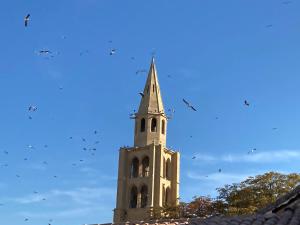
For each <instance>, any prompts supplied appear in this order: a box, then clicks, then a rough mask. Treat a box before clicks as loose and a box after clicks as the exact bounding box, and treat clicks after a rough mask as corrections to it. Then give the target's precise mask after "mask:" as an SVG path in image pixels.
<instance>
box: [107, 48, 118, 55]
mask: <svg viewBox="0 0 300 225" xmlns="http://www.w3.org/2000/svg"><path fill="white" fill-rule="evenodd" d="M116 51H117V49H115V48H113V49H111V50H110V53H109V55H114V54H115V53H116Z"/></svg>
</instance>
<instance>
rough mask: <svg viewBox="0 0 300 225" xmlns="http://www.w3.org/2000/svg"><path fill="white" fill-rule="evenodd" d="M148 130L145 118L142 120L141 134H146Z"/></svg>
mask: <svg viewBox="0 0 300 225" xmlns="http://www.w3.org/2000/svg"><path fill="white" fill-rule="evenodd" d="M145 128H146V120H145V118H142V119H141V132H144V131H145Z"/></svg>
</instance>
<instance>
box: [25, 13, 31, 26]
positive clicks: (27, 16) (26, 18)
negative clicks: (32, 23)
mask: <svg viewBox="0 0 300 225" xmlns="http://www.w3.org/2000/svg"><path fill="white" fill-rule="evenodd" d="M29 17H30V14H27V15H26V16H25V18H24V23H25V27H27V26H28V23H29Z"/></svg>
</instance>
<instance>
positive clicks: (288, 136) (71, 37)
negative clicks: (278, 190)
mask: <svg viewBox="0 0 300 225" xmlns="http://www.w3.org/2000/svg"><path fill="white" fill-rule="evenodd" d="M1 9H2V10H1V15H0V25H1V28H2V29H1V41H0V49H1V51H0V59H1V60H0V96H1V97H0V99H1V106H2V109H1V111H0V118H1V130H0V134H1V135H0V137H1V138H0V178H1V179H0V223H1V224H6V225H25V224H30V225H40V224H46V225H47V224H48V222H49V221H51V224H53V225H55V224H57V225H76V224H85V223H104V222H109V221H111V220H112V210H113V208H114V207H115V194H116V177H117V163H118V149H119V147H120V146H123V145H132V144H133V121H132V120H130V119H129V114H130V113H131V112H132V111H133V110H134V109H137V108H138V104H139V100H140V97H139V95H138V93H139V92H140V91H141V90H142V89H143V87H144V83H145V81H146V74H145V73H140V74H136V71H137V70H139V69H147V70H148V68H149V64H150V59H151V55H152V53H153V52H155V55H156V56H155V57H156V66H157V70H158V77H159V81H160V86H161V89H162V95H163V100H164V105H165V109H166V110H167V109H169V108H174V109H175V115H174V118H173V119H172V120H171V121H169V123H168V140H167V142H168V146H172V148H174V149H178V150H179V151H180V152H181V184H180V192H181V197H182V200H183V201H189V200H191V199H192V197H193V196H194V195H211V196H215V195H216V192H215V188H217V187H220V186H222V185H224V184H227V183H232V182H238V181H241V180H242V179H244V178H246V177H247V176H250V175H256V174H261V173H264V172H267V171H271V170H273V171H279V172H284V173H290V172H299V159H300V142H299V127H300V116H299V115H300V105H299V104H298V103H299V96H300V89H299V84H300V76H299V74H300V68H299V58H300V44H299V40H300V29H299V27H300V14H299V11H300V2H299V1H298V0H293V1H291V2H289V1H281V0H263V1H262V0H251V1H250V0H228V1H223V0H210V1H203V0H190V1H179V0H173V1H165V0H160V1H156V0H153V1H136V0H131V1H113V0H111V1H108V0H73V1H69V0H68V1H67V0H60V1H57V0H54V1H53V0H51V1H48V0H47V1H45V0H41V1H33V0H28V1H16V0H11V1H2V2H1ZM27 13H30V14H31V17H30V21H29V26H28V27H27V28H25V27H24V21H23V18H24V16H25V15H26V14H27ZM112 48H115V49H116V54H114V55H112V56H110V55H109V52H110V49H112ZM39 50H50V51H51V52H52V54H50V56H43V55H39V54H38V51H39ZM51 56H52V57H51ZM132 57H134V58H132ZM182 98H185V99H186V100H188V101H190V102H191V103H192V104H193V105H194V106H195V107H196V108H197V112H193V111H191V110H189V109H188V108H187V107H185V105H184V103H183V102H182ZM245 99H247V100H248V101H249V102H250V106H249V107H246V106H244V105H243V102H244V100H245ZM30 105H34V106H37V107H38V109H37V111H35V112H28V107H29V106H30ZM29 116H31V117H32V119H29V118H28V117H29ZM216 117H217V118H218V119H216ZM273 128H277V129H273ZM95 130H96V131H97V133H96V134H95V132H94V131H95ZM70 137H72V139H70ZM82 138H84V139H85V140H86V141H85V142H84V141H83V140H82ZM97 142H99V143H97ZM83 148H88V149H90V148H91V149H93V148H96V151H94V150H87V151H84V150H83ZM253 148H256V149H257V151H256V152H255V153H254V154H247V152H248V151H250V150H251V149H253ZM193 156H196V159H194V160H192V157H193ZM219 168H221V169H222V172H221V173H218V169H219ZM26 218H28V221H24V220H25V219H26Z"/></svg>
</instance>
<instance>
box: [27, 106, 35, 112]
mask: <svg viewBox="0 0 300 225" xmlns="http://www.w3.org/2000/svg"><path fill="white" fill-rule="evenodd" d="M36 110H37V107H36V106H33V105H31V106H29V107H28V111H30V112H35V111H36Z"/></svg>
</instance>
